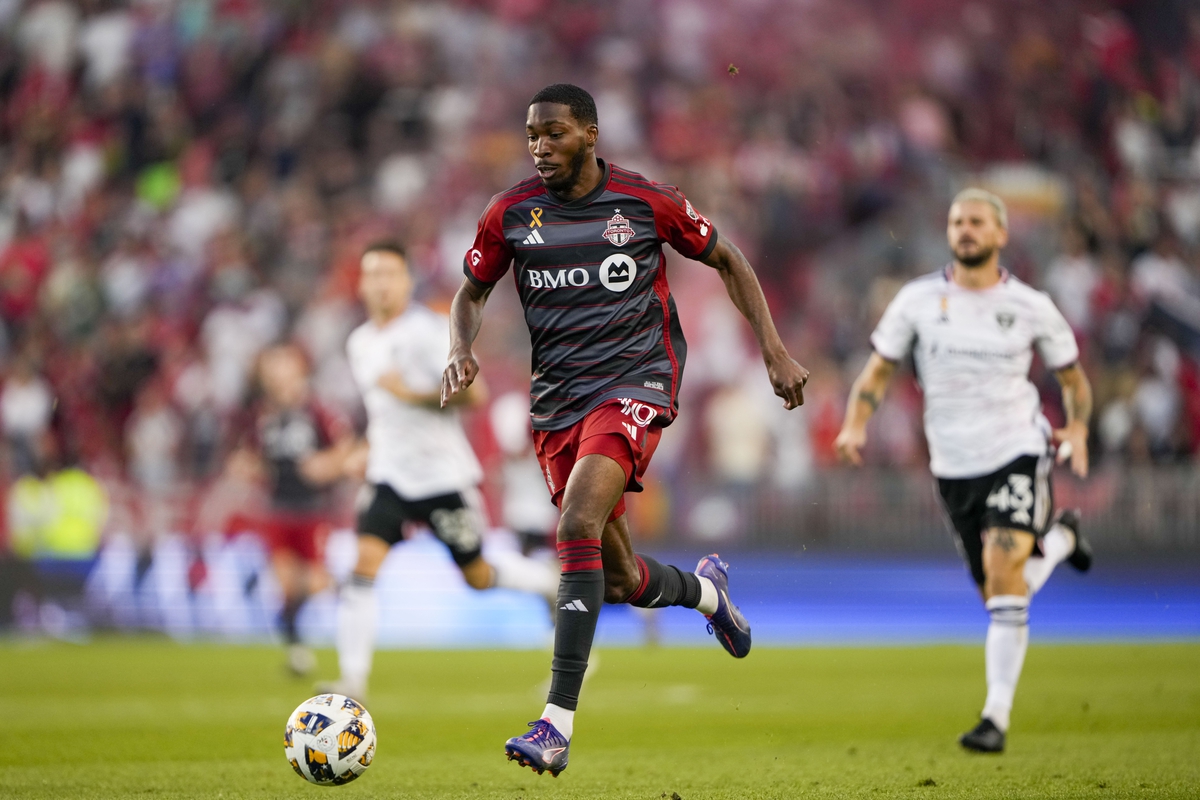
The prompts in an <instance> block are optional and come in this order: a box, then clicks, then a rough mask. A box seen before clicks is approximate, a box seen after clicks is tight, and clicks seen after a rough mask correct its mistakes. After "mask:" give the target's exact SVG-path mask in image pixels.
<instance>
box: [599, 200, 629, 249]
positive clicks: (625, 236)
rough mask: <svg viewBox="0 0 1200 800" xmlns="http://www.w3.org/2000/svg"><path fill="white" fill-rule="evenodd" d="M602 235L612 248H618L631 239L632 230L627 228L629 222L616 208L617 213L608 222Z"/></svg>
mask: <svg viewBox="0 0 1200 800" xmlns="http://www.w3.org/2000/svg"><path fill="white" fill-rule="evenodd" d="M603 235H604V238H605V239H608V241H609V243H610V244H612V245H613V246H614V247H620V246H622V245H623V244H625V243H626V242H628V241H629V240H630V239H632V238H633V228H631V227H630V226H629V220H627V219H625V218H624V217H622V216H621V209H619V208H618V209H617V213H616V214H613V218H612V219H610V220H609V221H608V227H607V228H605V229H604V234H603Z"/></svg>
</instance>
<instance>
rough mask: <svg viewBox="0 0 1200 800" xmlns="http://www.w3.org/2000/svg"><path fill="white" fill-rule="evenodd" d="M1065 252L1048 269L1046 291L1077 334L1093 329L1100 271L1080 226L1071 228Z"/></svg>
mask: <svg viewBox="0 0 1200 800" xmlns="http://www.w3.org/2000/svg"><path fill="white" fill-rule="evenodd" d="M1063 239H1064V241H1063V252H1062V254H1061V255H1059V256H1058V257H1057V258H1055V259H1054V260H1053V261H1051V262H1050V266H1049V267H1048V268H1047V269H1046V282H1045V287H1046V291H1048V292H1049V293H1050V296H1051V297H1052V298H1054V303H1055V305H1057V306H1058V309H1059V310H1060V311H1062V313H1063V316H1064V317H1066V318H1067V322H1069V323H1070V324H1071V327H1072V328H1073V329H1074V330H1075V332H1076V334H1078V335H1081V336H1087V335H1088V334H1090V333H1091V330H1092V295H1093V293H1094V292H1095V291H1096V287H1097V286H1098V285H1099V283H1100V270H1099V268H1098V267H1097V266H1096V262H1095V260H1094V259H1093V258H1092V256H1091V254H1090V253H1089V252H1088V251H1087V240H1086V239H1084V236H1083V232H1082V231H1080V230H1079V229H1078V228H1074V227H1072V228H1068V229H1067V231H1066V233H1065V235H1064V237H1063Z"/></svg>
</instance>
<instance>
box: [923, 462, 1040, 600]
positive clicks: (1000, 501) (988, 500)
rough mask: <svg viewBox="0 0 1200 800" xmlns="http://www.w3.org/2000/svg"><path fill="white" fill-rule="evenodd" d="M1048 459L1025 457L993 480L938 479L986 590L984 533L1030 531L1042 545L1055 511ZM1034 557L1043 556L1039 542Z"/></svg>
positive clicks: (974, 573)
mask: <svg viewBox="0 0 1200 800" xmlns="http://www.w3.org/2000/svg"><path fill="white" fill-rule="evenodd" d="M1053 466H1054V462H1053V461H1052V460H1051V457H1050V456H1049V455H1045V456H1020V457H1018V458H1017V459H1016V460H1014V461H1012V462H1010V463H1008V464H1006V465H1005V466H1003V467H1001V468H1000V469H998V470H996V471H995V472H993V473H992V474H991V475H984V476H982V477H979V478H938V491H939V493H940V494H941V496H942V507H943V508H944V509H945V511H946V516H948V517H949V518H950V524H951V525H952V526H953V527H954V531H955V532H956V533H957V534H958V536H957V537H956V538H955V542H954V543H955V544H956V545H958V551H959V553H961V554H962V557H963V559H964V560H965V561H966V562H967V564H968V566H970V568H971V577H973V578H974V579H975V583H977V584H979V585H980V586H982V585H983V579H984V575H983V532H984V531H986V530H988V529H989V528H1009V529H1012V530H1018V531H1028V532H1029V533H1032V534H1033V535H1034V536H1035V537H1037V538H1038V539H1040V538H1041V536H1042V534H1044V533H1045V532H1046V529H1047V527H1048V526H1049V524H1050V518H1051V514H1052V513H1053V511H1054V492H1053V490H1052V487H1051V485H1050V471H1051V468H1052V467H1053ZM1034 550H1035V552H1041V549H1040V545H1039V544H1038V543H1036V542H1035V544H1034Z"/></svg>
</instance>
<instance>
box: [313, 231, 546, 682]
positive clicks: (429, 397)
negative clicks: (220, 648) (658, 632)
mask: <svg viewBox="0 0 1200 800" xmlns="http://www.w3.org/2000/svg"><path fill="white" fill-rule="evenodd" d="M361 268H362V273H361V278H360V280H359V296H360V298H361V299H362V301H363V305H364V306H365V307H366V310H367V316H368V320H367V322H365V323H364V324H363V325H361V326H359V327H358V328H356V329H355V330H354V332H353V333H351V334H350V338H349V340H348V341H347V343H346V351H347V354H348V356H349V359H350V368H351V371H352V372H353V374H354V380H355V382H356V383H357V384H358V388H359V391H361V392H362V395H363V402H364V403H365V405H366V408H367V446H368V451H367V457H366V458H367V463H366V480H367V483H366V485H365V486H364V487H363V489H362V493H361V495H360V497H359V501H358V519H357V531H358V562H357V564H356V565H355V567H354V572H353V574H352V575H351V577H350V580H349V582H348V583H347V584H346V585H345V586H344V587H343V588H342V591H341V596H340V599H339V605H338V619H337V627H338V629H337V650H338V667H339V669H340V670H341V678H340V680H338V681H337V682H334V683H332V684H326V685H325V686H323V687H321V688H323V689H325V690H327V691H338V692H340V693H342V694H347V695H350V696H353V697H359V698H361V697H362V696H364V695H365V693H366V688H367V679H368V676H369V675H370V671H371V660H372V656H373V654H374V649H375V633H376V628H377V625H378V607H377V604H376V600H375V593H374V583H375V576H376V574H377V573H378V572H379V567H380V565H381V564H382V563H383V560H384V558H385V557H386V556H387V554H388V551H389V550H390V549H391V547H392V545H394V544H396V543H397V542H399V541H400V540H401V539H402V538H403V536H404V529H405V526H406V524H409V525H411V524H413V523H416V524H423V525H427V526H428V527H429V529H430V530H431V531H432V532H433V534H434V535H435V536H436V537H437V538H438V539H440V540H441V541H442V543H443V544H445V545H446V547H447V548H449V550H450V555H451V556H452V557H453V559H454V562H455V563H456V564H457V565H458V568H459V569H460V570H462V574H463V578H465V579H466V582H467V585H469V586H470V587H471V588H473V589H490V588H493V587H502V588H506V589H516V590H518V591H526V592H534V593H537V594H539V595H541V596H542V597H544V598H547V599H548V601H549V602H554V601H555V599H557V597H558V573H557V571H555V570H554V569H552V568H551V567H550V566H549V565H547V564H544V563H542V562H538V561H535V560H533V559H529V558H525V557H523V556H521V555H519V554H516V553H514V554H512V555H511V556H510V557H508V558H505V559H503V560H497V561H496V562H495V563H489V561H487V560H486V559H484V557H483V556H482V537H481V533H482V522H483V519H482V514H481V509H480V508H479V504H478V502H477V498H478V490H477V486H478V484H479V482H480V480H481V479H482V477H483V473H482V470H481V469H480V466H479V461H478V460H477V459H476V457H475V453H474V451H472V449H471V445H470V443H469V442H468V441H467V437H466V434H465V433H464V432H463V428H462V423H461V422H460V420H459V412H458V409H457V408H456V407H457V406H463V405H468V404H472V403H476V402H478V400H479V396H478V394H479V393H478V392H476V393H472V392H468V393H467V394H466V395H465V396H462V399H461V400H460V399H459V398H458V397H456V398H455V401H456V402H455V403H454V404H453V405H454V406H456V407H451V408H445V409H443V408H441V407H440V399H441V395H440V392H441V381H442V371H443V370H444V369H445V367H446V359H447V354H448V353H449V351H450V326H449V323H448V321H447V319H446V317H444V316H442V315H441V314H437V313H435V312H434V311H432V310H430V309H429V308H426V307H425V306H423V305H420V304H419V303H416V302H414V301H413V300H412V290H413V281H412V277H411V274H410V273H409V270H408V265H407V263H406V261H405V256H404V250H403V249H402V248H401V246H400V245H399V244H396V243H391V242H384V243H378V244H374V245H372V246H370V247H368V248H367V250H366V251H365V252H364V253H363V257H362V262H361ZM351 469H352V468H351Z"/></svg>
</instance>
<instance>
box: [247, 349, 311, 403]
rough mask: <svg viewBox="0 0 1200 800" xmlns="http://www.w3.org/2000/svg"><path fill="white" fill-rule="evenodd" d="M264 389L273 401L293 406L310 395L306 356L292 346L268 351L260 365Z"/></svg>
mask: <svg viewBox="0 0 1200 800" xmlns="http://www.w3.org/2000/svg"><path fill="white" fill-rule="evenodd" d="M259 376H260V379H261V381H262V387H263V391H264V392H266V394H267V397H268V398H270V399H271V402H273V403H275V404H276V405H280V406H283V407H285V408H293V407H295V406H298V405H300V404H301V403H302V402H304V398H305V397H307V395H308V367H307V365H306V364H305V363H304V358H303V357H302V356H301V355H300V354H299V353H297V352H296V351H295V350H293V349H291V348H290V347H280V348H276V349H274V350H269V351H267V352H266V353H265V354H264V355H263V358H262V362H261V364H260V366H259Z"/></svg>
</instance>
